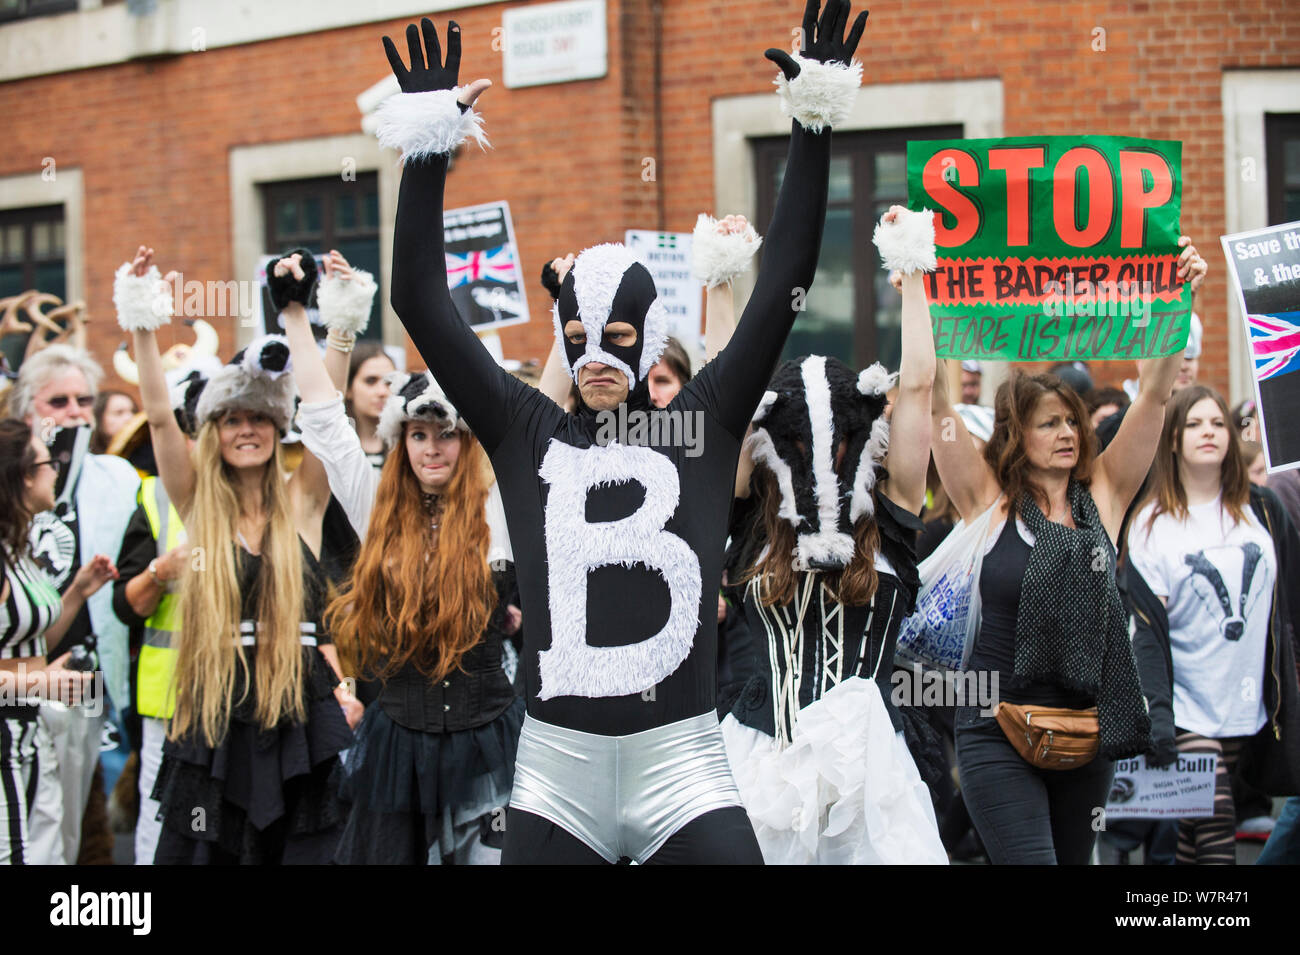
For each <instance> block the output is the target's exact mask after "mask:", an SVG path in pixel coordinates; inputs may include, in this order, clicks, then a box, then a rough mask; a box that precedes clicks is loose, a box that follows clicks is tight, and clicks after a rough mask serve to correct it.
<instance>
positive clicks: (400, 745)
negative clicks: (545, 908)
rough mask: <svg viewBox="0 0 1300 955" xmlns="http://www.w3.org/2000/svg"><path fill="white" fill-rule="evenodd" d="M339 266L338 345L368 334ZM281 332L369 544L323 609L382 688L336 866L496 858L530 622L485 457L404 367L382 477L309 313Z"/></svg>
mask: <svg viewBox="0 0 1300 955" xmlns="http://www.w3.org/2000/svg"><path fill="white" fill-rule="evenodd" d="M329 261H330V262H331V263H332V267H331V272H333V273H334V274H332V275H331V276H330V277H328V278H327V279H326V280H325V281H324V282H323V283H322V285H321V292H320V295H319V296H318V298H319V299H320V302H321V311H322V317H323V318H324V320H325V324H326V326H327V327H328V328H329V335H328V338H327V342H328V349H329V350H330V351H340V350H342V349H345V348H347V347H348V345H349V344H350V343H351V338H350V335H354V334H355V333H356V332H357V331H360V330H361V327H360V326H357V325H355V324H354V325H352V326H351V327H346V326H348V324H349V319H348V317H347V314H346V313H347V312H348V311H349V310H347V309H337V308H335V307H334V303H336V302H340V301H343V300H344V299H346V298H348V297H349V296H350V295H351V293H353V292H355V289H349V287H348V286H349V284H350V282H351V280H350V279H349V278H348V275H349V270H348V269H347V265H346V262H344V261H342V259H341V257H338V258H337V259H336V258H335V254H334V253H331V257H330V260H329ZM350 311H351V312H352V313H353V315H354V317H356V316H361V315H362V314H363V312H364V311H365V310H363V309H360V308H357V309H353V310H350ZM285 331H286V333H287V336H288V341H289V345H290V348H291V350H292V356H293V369H294V376H295V378H296V380H297V382H298V386H299V389H300V390H301V392H302V397H303V404H302V407H301V409H300V416H299V423H300V426H301V428H302V432H303V440H304V443H305V444H306V445H307V447H308V448H309V449H310V450H311V451H312V452H313V454H314V455H315V456H316V457H317V458H318V459H319V460H320V461H321V462H322V463H323V464H324V466H325V470H326V473H327V475H328V478H329V483H330V486H331V487H332V488H333V490H334V493H335V495H336V496H337V497H338V499H339V501H340V503H341V504H342V505H343V508H344V510H345V511H346V512H347V514H348V517H349V519H350V520H351V521H352V524H353V526H354V527H355V528H356V530H357V532H358V534H359V535H360V536H361V538H362V545H361V551H360V553H359V555H358V557H357V561H356V564H355V565H354V567H353V570H352V574H351V576H350V578H349V579H348V581H347V583H346V584H345V586H344V587H343V589H342V591H341V592H340V593H339V594H338V595H337V596H336V597H335V598H334V599H333V600H332V601H331V602H330V605H329V608H328V610H327V612H326V615H325V622H326V624H327V629H328V630H329V631H330V633H331V634H333V636H334V639H335V642H336V645H337V646H338V649H339V655H340V657H341V659H342V662H343V666H344V668H345V672H347V673H349V674H351V675H353V676H355V677H356V678H358V679H359V680H362V681H365V683H366V684H367V690H371V689H373V702H371V703H370V704H369V706H368V707H367V708H366V714H365V717H364V718H363V720H362V722H361V725H360V726H359V727H358V728H357V736H356V742H355V743H354V744H353V746H352V748H351V749H350V750H349V752H348V755H347V759H346V763H345V776H344V782H343V787H342V795H343V796H344V798H345V800H346V801H347V802H349V803H350V807H349V812H348V817H347V824H346V826H345V829H344V833H343V837H342V839H341V841H340V843H339V849H338V853H337V856H336V861H338V862H342V863H351V864H374V863H383V864H408V865H409V864H423V863H426V862H427V863H429V864H441V863H467V862H468V863H480V862H489V863H491V862H497V861H499V856H500V853H499V848H500V844H501V840H502V836H503V823H504V818H505V807H506V805H507V803H508V802H509V798H510V789H511V782H512V779H513V776H514V765H515V750H516V748H517V745H518V737H519V729H520V726H521V724H522V722H523V701H522V699H519V698H517V697H516V696H515V694H514V690H513V688H512V687H511V685H510V680H509V678H508V677H507V675H506V673H505V671H504V670H503V669H502V637H503V635H504V633H505V632H506V631H508V630H516V629H518V625H519V617H518V611H516V610H514V609H513V608H510V607H509V594H507V593H505V592H504V591H506V590H507V589H508V588H509V586H510V583H511V578H510V575H509V574H508V573H506V572H504V570H499V572H494V570H493V568H498V569H501V568H503V565H504V562H506V561H509V560H510V559H511V553H510V550H509V539H508V537H507V535H506V533H505V529H504V517H503V514H502V512H501V505H500V498H499V496H498V495H497V494H496V493H495V492H494V485H493V476H492V471H491V468H490V467H489V465H488V461H487V455H486V454H485V453H484V451H483V448H482V446H481V445H480V444H479V442H478V440H477V439H476V438H475V437H474V436H473V434H471V433H470V431H469V430H468V428H467V426H466V425H465V422H464V421H463V420H462V419H461V418H460V416H459V415H458V414H457V412H456V409H455V408H454V407H453V406H452V405H451V403H450V402H449V401H448V400H447V398H446V396H445V395H444V394H443V393H442V390H441V389H440V388H439V387H438V386H437V383H436V382H435V381H434V380H433V378H432V377H431V376H430V375H429V374H428V373H427V372H424V373H420V374H416V375H406V374H399V373H395V374H393V375H390V376H389V381H390V385H391V394H390V396H389V399H388V401H387V403H386V404H385V406H384V409H383V412H382V414H381V415H380V418H379V423H378V428H377V433H378V435H379V437H380V438H381V439H382V440H383V442H384V444H385V446H386V447H387V448H388V449H389V451H388V455H387V457H386V459H385V461H384V464H383V467H382V468H381V470H380V471H379V472H378V473H376V472H375V470H374V468H373V467H372V466H371V465H370V463H369V462H368V460H367V455H366V453H365V451H364V450H363V447H362V443H361V440H360V439H359V437H358V435H357V432H356V431H354V430H353V429H352V428H351V427H349V425H348V421H347V416H346V412H345V409H344V402H343V396H342V395H340V394H339V392H338V390H337V382H336V381H335V380H332V378H331V376H330V374H329V373H328V371H327V367H328V365H327V361H326V360H322V358H321V356H320V353H319V351H318V349H317V346H316V343H315V341H314V339H313V337H312V332H311V328H310V326H309V325H308V323H307V317H306V315H305V314H303V313H301V312H292V313H291V312H286V313H285ZM328 357H329V358H332V357H333V356H328ZM372 685H373V686H372ZM363 695H364V696H365V697H366V698H367V699H370V698H371V693H369V692H367V693H366V694H363Z"/></svg>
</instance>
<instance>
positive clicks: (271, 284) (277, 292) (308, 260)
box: [266, 249, 316, 312]
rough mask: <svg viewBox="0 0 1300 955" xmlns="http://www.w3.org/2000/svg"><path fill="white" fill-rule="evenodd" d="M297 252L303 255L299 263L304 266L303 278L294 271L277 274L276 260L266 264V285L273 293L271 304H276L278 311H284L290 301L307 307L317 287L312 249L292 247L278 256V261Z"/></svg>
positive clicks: (314, 258)
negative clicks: (295, 274) (296, 277)
mask: <svg viewBox="0 0 1300 955" xmlns="http://www.w3.org/2000/svg"><path fill="white" fill-rule="evenodd" d="M295 253H297V254H298V255H300V256H301V257H302V259H301V261H300V263H299V264H300V265H301V266H302V279H301V280H298V279H295V278H294V277H293V272H292V271H290V272H285V273H284V274H283V275H276V274H275V262H268V263H267V265H266V287H267V290H268V291H269V292H270V293H271V304H272V305H274V306H275V310H276V312H282V311H284V310H285V309H286V308H287V307H288V306H289V303H290V302H299V303H301V304H302V306H303V307H304V308H306V307H307V303H308V302H309V301H310V300H311V293H312V290H313V289H315V288H316V257H315V256H314V255H312V254H311V250H310V249H291V250H289V251H288V252H286V253H284V254H283V255H280V256H277V257H276V262H278V261H279V260H280V259H287V258H288V257H289V256H291V255H293V254H295Z"/></svg>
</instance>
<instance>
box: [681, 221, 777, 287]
mask: <svg viewBox="0 0 1300 955" xmlns="http://www.w3.org/2000/svg"><path fill="white" fill-rule="evenodd" d="M717 225H718V220H717V219H715V218H713V216H711V215H708V214H706V213H703V212H701V213H700V215H699V218H698V219H696V220H695V232H694V233H693V234H692V235H691V275H692V276H693V277H694V278H695V279H696V280H697V281H699V282H703V283H704V285H705V286H706V287H707V288H714V287H716V286H718V285H721V284H722V283H723V282H730V281H731V280H732V279H734V278H735V277H736V276H737V275H739V274H740V273H742V272H744V271H746V270H748V268H749V262H750V260H751V259H752V258H753V257H754V253H755V252H757V251H758V247H759V246H760V245H762V244H763V239H762V237H761V236H760V235H759V234H758V233H757V232H755V231H754V227H753V226H752V225H751V226H749V227H748V228H746V230H745V231H744V232H741V233H734V232H727V233H722V232H719V231H718V230H717Z"/></svg>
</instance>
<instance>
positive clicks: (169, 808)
mask: <svg viewBox="0 0 1300 955" xmlns="http://www.w3.org/2000/svg"><path fill="white" fill-rule="evenodd" d="M152 256H153V250H151V249H146V248H144V247H141V248H140V250H139V252H138V253H137V254H136V257H135V260H134V261H133V262H131V263H129V264H126V265H124V266H123V267H122V268H121V269H119V270H118V278H117V283H118V285H119V286H120V290H119V294H117V295H115V298H116V299H117V301H118V307H119V312H118V319H119V322H120V323H121V324H122V327H123V328H125V329H127V330H128V331H131V332H132V333H133V337H134V345H135V353H136V361H137V363H138V365H139V368H140V392H141V396H142V398H143V401H144V406H145V412H146V414H147V415H148V417H149V429H150V433H151V435H152V439H153V446H154V454H155V456H156V458H157V461H158V470H159V476H160V477H161V479H162V481H163V484H164V486H165V487H166V490H167V494H168V497H169V498H170V499H171V501H172V502H173V503H174V504H175V505H176V508H177V510H178V512H179V514H180V516H181V517H182V519H183V520H184V521H185V529H186V533H187V536H188V544H189V546H190V547H191V549H192V550H191V553H192V554H193V555H194V561H196V562H198V561H201V562H202V566H196V565H194V564H192V566H191V571H193V572H191V573H188V574H186V575H185V577H184V581H183V583H182V585H181V593H180V613H181V619H182V621H183V624H182V626H181V628H180V629H179V631H178V632H177V633H176V635H175V643H174V645H175V647H176V663H175V667H176V669H175V675H174V678H173V683H172V688H173V691H174V694H175V712H174V715H173V716H172V719H171V725H170V728H169V732H168V740H167V743H166V745H165V749H164V757H163V763H162V766H161V768H160V770H159V773H158V782H157V784H156V786H155V788H154V798H156V799H157V800H158V801H159V803H160V804H161V809H160V815H161V818H162V823H163V828H162V833H161V836H160V838H159V842H158V851H157V854H156V856H155V862H157V863H160V864H167V863H209V864H211V863H223V862H241V863H313V862H326V861H329V859H330V858H331V857H332V856H333V853H334V849H335V846H336V844H337V841H338V837H339V831H340V823H341V821H342V820H341V816H340V812H339V808H338V805H337V782H336V778H337V777H336V774H335V770H336V768H337V766H338V754H339V753H340V752H341V751H342V750H343V749H345V748H347V746H348V745H349V744H350V742H351V740H352V734H351V732H350V730H349V728H348V719H347V718H345V715H344V714H345V709H344V708H345V707H346V710H347V712H348V713H349V714H350V716H351V718H353V719H356V718H359V716H360V706H359V704H357V702H356V700H355V699H353V698H352V696H351V695H350V694H349V693H348V691H347V690H346V689H345V688H343V687H342V686H341V684H340V678H339V676H338V660H337V655H336V654H335V652H334V648H333V647H332V646H331V645H329V638H328V635H327V634H326V633H325V631H324V630H323V628H322V627H321V620H322V616H323V612H324V607H325V596H326V595H325V584H324V572H323V571H322V570H321V567H320V564H319V563H318V559H319V551H320V547H321V539H322V530H321V525H322V519H323V516H324V513H325V510H326V508H327V506H328V504H329V486H328V484H327V482H326V480H325V472H324V469H323V468H322V467H321V465H320V462H319V461H317V460H316V459H315V458H314V457H313V456H312V455H311V454H306V455H304V457H303V461H302V463H301V464H300V465H299V467H298V469H297V470H296V471H295V472H294V474H293V476H292V477H291V478H289V479H288V480H287V481H286V480H285V479H284V473H283V468H282V465H281V459H280V454H281V452H280V440H279V438H280V436H281V435H283V434H284V433H285V432H286V431H287V430H288V428H289V424H290V421H291V418H292V414H293V401H294V395H293V380H292V378H291V376H289V375H288V374H287V373H288V371H289V368H288V364H289V352H288V346H287V344H286V343H285V341H284V339H282V338H279V337H278V336H268V337H266V338H262V339H258V340H256V341H254V342H252V343H250V344H249V345H248V347H247V348H245V349H244V350H243V351H241V352H240V353H239V354H238V355H236V356H235V358H234V359H233V360H232V362H231V363H230V364H228V365H225V366H224V367H223V368H221V369H220V371H219V372H217V373H216V374H214V375H213V376H212V379H211V380H210V381H209V382H208V384H207V386H206V387H205V388H204V389H203V393H202V395H201V396H200V397H199V401H198V404H197V407H196V409H195V418H196V424H197V428H198V432H197V438H196V442H195V447H194V451H193V454H192V455H191V453H190V451H189V450H188V448H187V446H186V438H185V435H184V434H183V433H182V431H181V429H180V426H179V425H178V424H177V422H176V418H175V416H174V415H173V413H172V408H171V404H170V402H169V400H168V393H167V386H166V382H165V381H164V378H163V372H162V364H161V359H160V356H159V352H158V344H157V341H156V339H155V335H154V331H155V329H157V328H158V327H159V326H160V325H162V324H164V323H166V322H167V321H168V320H169V316H170V314H171V294H170V292H169V290H168V286H167V283H166V282H162V281H160V280H159V275H158V270H157V268H156V267H153V266H152V265H151V264H150V263H151V259H152ZM311 271H312V272H313V274H314V271H315V267H314V264H312V265H311ZM269 284H270V291H271V297H272V301H273V302H274V303H275V305H276V306H277V307H279V308H284V307H287V306H289V305H290V303H291V302H293V303H298V304H299V305H301V303H304V302H305V301H306V295H307V293H308V292H309V291H310V283H309V282H306V281H303V282H289V281H285V280H284V279H283V278H282V277H281V278H270V282H269ZM200 571H201V572H200Z"/></svg>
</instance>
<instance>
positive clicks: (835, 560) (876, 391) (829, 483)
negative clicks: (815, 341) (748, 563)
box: [750, 355, 891, 570]
mask: <svg viewBox="0 0 1300 955" xmlns="http://www.w3.org/2000/svg"><path fill="white" fill-rule="evenodd" d="M890 383H891V378H890V376H889V375H888V374H887V373H886V372H885V370H884V368H882V367H881V366H880V365H878V364H877V365H872V366H871V368H868V369H867V370H866V371H864V372H862V374H861V375H856V376H855V375H854V373H853V371H852V370H851V369H849V368H848V366H846V365H844V364H843V363H842V362H840V361H837V360H836V359H834V358H826V357H824V356H822V355H811V356H809V357H807V358H802V359H798V360H795V361H789V362H786V363H785V364H784V365H782V366H781V367H780V368H779V369H778V370H777V373H776V374H775V375H774V376H773V378H772V388H771V390H769V391H768V392H767V394H766V395H764V396H763V400H762V402H760V404H759V407H758V411H757V412H755V415H754V433H753V436H752V437H751V438H750V441H751V442H752V446H753V454H754V462H755V463H756V464H759V465H761V466H764V467H766V468H768V470H770V471H771V472H772V474H773V475H774V476H775V478H776V483H777V487H778V489H779V490H780V493H781V506H780V511H779V513H780V515H781V517H782V518H783V519H785V520H787V521H789V522H790V524H791V525H792V526H793V527H794V528H795V531H796V543H795V552H794V554H793V560H794V566H795V569H796V570H840V569H842V568H844V567H845V566H847V565H848V563H849V562H850V561H851V560H852V559H853V549H854V542H853V525H854V524H855V523H857V521H858V519H859V518H860V517H863V516H870V515H871V514H873V513H874V512H875V505H874V502H873V499H872V490H873V489H874V488H875V484H876V480H877V478H878V473H877V469H878V466H880V465H882V463H883V461H884V458H885V453H886V451H887V450H888V447H889V425H888V422H886V421H885V418H884V407H885V392H886V391H888V389H889V386H890Z"/></svg>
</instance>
